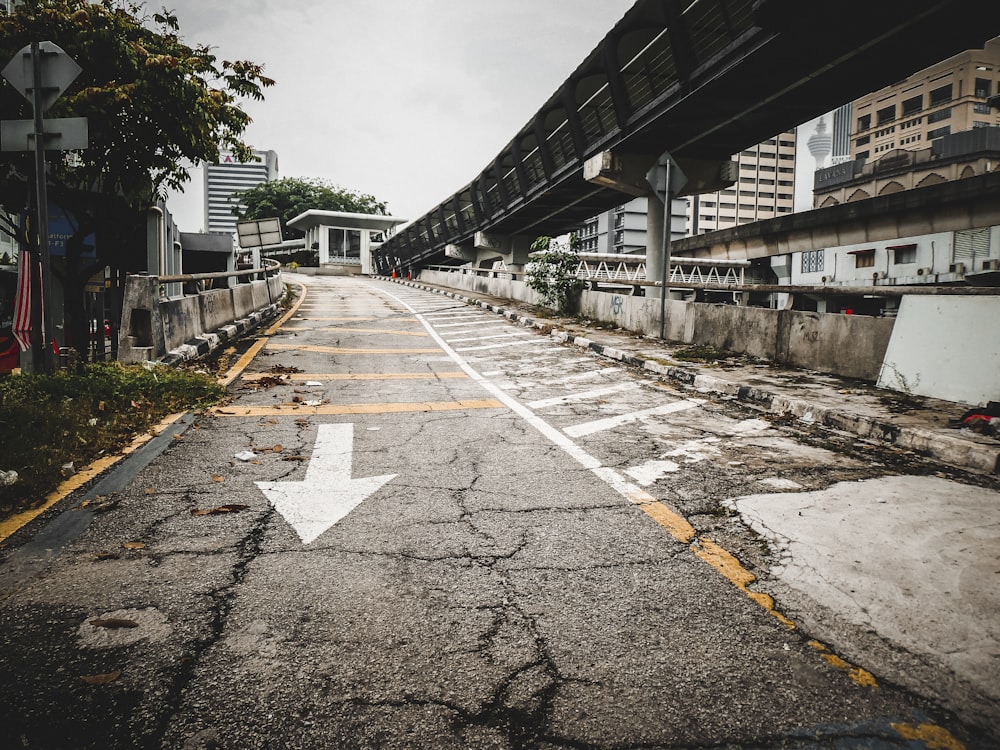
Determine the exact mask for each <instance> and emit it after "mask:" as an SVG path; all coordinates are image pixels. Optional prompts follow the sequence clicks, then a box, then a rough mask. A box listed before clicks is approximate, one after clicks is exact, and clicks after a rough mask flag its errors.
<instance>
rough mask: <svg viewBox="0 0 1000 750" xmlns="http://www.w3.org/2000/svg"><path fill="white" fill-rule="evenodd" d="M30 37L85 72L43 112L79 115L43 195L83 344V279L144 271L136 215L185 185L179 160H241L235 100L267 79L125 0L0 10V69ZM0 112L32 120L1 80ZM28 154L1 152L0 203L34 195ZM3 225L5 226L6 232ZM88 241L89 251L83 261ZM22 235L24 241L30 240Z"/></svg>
mask: <svg viewBox="0 0 1000 750" xmlns="http://www.w3.org/2000/svg"><path fill="white" fill-rule="evenodd" d="M33 41H51V42H54V43H55V44H57V45H58V46H60V47H61V48H62V49H63V50H65V51H66V53H67V54H68V55H69V56H70V57H72V58H73V59H74V60H76V62H77V64H78V65H80V67H81V68H83V72H82V73H81V75H80V76H79V77H78V78H77V79H76V81H75V82H74V84H73V85H72V86H71V87H70V89H69V90H68V91H67V92H66V93H65V94H64V95H63V96H62V97H60V98H59V100H58V101H57V102H56V103H55V104H54V105H53V106H52V108H51V109H50V110H49V111H48V112H46V117H86V118H87V119H88V125H89V131H90V132H89V145H88V147H87V148H86V149H83V150H80V151H77V152H74V153H72V154H65V155H64V157H65V158H62V159H53V158H51V155H50V159H49V162H50V170H49V178H48V179H49V182H50V187H49V196H50V199H51V200H52V201H53V202H54V203H57V204H58V205H60V206H62V207H63V208H64V209H67V210H69V211H71V212H72V213H73V214H74V216H75V218H76V222H77V223H76V226H74V227H73V235H72V237H70V238H69V240H67V243H66V257H65V259H63V261H62V263H61V264H58V265H54V267H53V272H54V273H58V274H60V275H61V276H62V278H63V284H64V289H65V294H66V315H65V317H66V320H67V322H68V323H70V322H73V321H76V322H77V323H78V328H77V330H75V331H70V332H69V336H68V338H69V339H70V343H71V344H73V345H75V346H77V347H78V348H80V349H81V350H82V349H83V348H84V347H85V345H86V339H87V337H88V333H87V332H86V330H80V328H79V327H84V328H85V327H86V321H85V320H84V318H83V315H82V314H79V313H81V312H82V309H83V291H82V290H83V283H84V282H85V280H86V279H87V278H88V277H89V276H90V275H91V274H92V273H93V272H94V270H96V269H98V268H102V267H104V266H105V265H110V266H112V268H114V269H116V270H120V271H131V270H142V268H143V267H144V265H145V251H144V248H145V241H144V237H143V231H144V224H143V213H142V212H143V210H144V209H145V208H147V207H149V206H150V205H151V204H153V203H154V202H155V201H156V200H157V198H160V197H162V196H163V195H164V193H165V192H166V190H167V189H168V188H171V189H183V185H184V183H185V182H187V181H188V180H189V179H190V177H189V173H188V170H187V166H188V165H189V164H192V163H199V162H206V161H207V162H212V161H215V160H216V159H218V156H219V151H220V149H222V150H228V151H230V152H232V153H234V154H236V155H237V157H238V158H240V159H243V160H247V161H249V160H250V159H252V150H251V149H250V147H249V146H248V145H246V144H245V143H244V142H243V141H242V135H243V132H244V131H245V130H246V127H247V125H248V124H249V122H250V117H249V115H247V114H246V113H245V112H244V111H243V110H242V109H241V107H240V101H241V100H244V99H262V98H263V90H264V89H265V88H266V87H268V86H271V85H273V83H274V81H272V80H271V79H269V78H267V77H266V76H265V75H264V73H263V68H262V67H261V66H260V65H258V64H256V63H253V62H249V61H244V60H237V61H221V62H220V61H219V60H218V59H217V58H216V57H215V55H213V54H212V53H211V52H210V50H209V48H208V47H206V46H196V47H192V46H189V45H188V44H186V43H185V42H184V41H183V40H182V39H181V37H180V29H179V24H178V20H177V17H176V16H175V15H173V14H172V13H171V12H169V11H167V10H166V9H164V10H163V11H161V12H159V13H153V14H149V13H147V12H146V10H145V9H144V6H143V5H142V4H140V3H137V2H130V1H129V0H99V1H97V2H87V1H86V0H22V2H19V3H18V4H17V5H15V6H14V7H13V9H12V10H11V11H10V12H9V13H2V12H0V64H4V65H5V64H6V61H8V60H10V59H11V58H13V56H14V55H15V54H16V53H17V52H18V51H19V50H20V49H22V48H23V47H25V46H26V45H28V44H30V43H31V42H33ZM0 111H2V112H3V113H4V118H5V119H29V118H30V117H31V106H30V104H29V103H28V102H27V101H26V100H25V99H24V98H23V97H22V96H21V95H20V93H18V92H16V91H15V90H14V89H13V88H12V87H10V86H7V85H3V86H0ZM31 159H32V155H31V154H30V153H18V152H3V153H0V204H3V205H4V206H6V207H7V208H8V209H11V210H17V209H19V208H20V207H21V206H24V205H25V202H26V201H27V197H26V196H28V195H30V193H31V187H30V183H31V179H33V178H32V175H33V168H32V161H31ZM6 229H7V230H8V231H9V229H10V228H9V227H7V228H6ZM91 235H95V236H96V246H97V253H98V258H97V260H96V261H93V260H91V261H89V262H88V261H86V260H85V259H84V252H83V250H84V242H85V240H86V238H88V237H90V236H91ZM28 239H29V240H30V238H28Z"/></svg>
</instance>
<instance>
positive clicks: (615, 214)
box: [578, 198, 687, 255]
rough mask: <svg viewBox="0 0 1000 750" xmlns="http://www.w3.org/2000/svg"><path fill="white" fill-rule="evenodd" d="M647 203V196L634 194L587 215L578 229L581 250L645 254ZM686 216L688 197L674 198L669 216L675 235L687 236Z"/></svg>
mask: <svg viewBox="0 0 1000 750" xmlns="http://www.w3.org/2000/svg"><path fill="white" fill-rule="evenodd" d="M648 204H649V199H647V198H633V199H632V200H630V201H629V202H628V203H623V204H622V205H620V206H617V207H616V208H613V209H611V210H610V211H605V212H604V213H603V214H598V215H597V216H594V217H592V218H590V219H588V220H587V221H586V222H584V224H583V226H582V227H581V228H580V229H579V231H578V234H579V237H580V250H581V252H587V253H618V254H622V253H625V254H632V253H636V254H639V255H642V254H644V253H645V252H646V221H647V220H646V213H647V210H648ZM686 218H687V200H686V199H684V198H676V199H674V201H673V205H672V206H671V217H670V224H671V230H672V234H671V238H672V239H675V240H678V239H680V238H682V237H684V236H685V221H686Z"/></svg>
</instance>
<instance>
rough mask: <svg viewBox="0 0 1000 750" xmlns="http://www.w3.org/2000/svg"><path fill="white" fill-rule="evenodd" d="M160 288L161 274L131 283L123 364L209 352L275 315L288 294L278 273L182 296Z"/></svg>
mask: <svg viewBox="0 0 1000 750" xmlns="http://www.w3.org/2000/svg"><path fill="white" fill-rule="evenodd" d="M161 287H162V284H161V280H160V279H159V277H156V276H145V275H133V276H129V277H128V279H127V280H126V283H125V295H124V304H123V307H122V320H121V325H120V326H119V334H118V361H119V362H124V363H138V362H150V361H158V360H159V361H164V362H176V361H179V360H183V359H192V358H194V357H197V356H202V355H205V354H208V353H210V352H211V351H212V350H213V349H215V348H216V347H218V346H219V345H221V344H223V343H225V342H226V341H230V340H232V339H234V338H236V337H238V336H241V335H243V334H245V333H247V332H249V331H251V330H253V329H255V328H257V327H258V326H260V325H261V324H262V323H263V322H265V321H266V320H268V319H270V318H272V317H275V316H276V315H277V314H278V313H279V312H280V300H281V297H282V294H283V291H284V283H283V282H282V280H281V277H280V275H278V274H275V275H273V276H270V277H268V278H267V280H260V281H252V282H250V283H245V284H237V285H236V286H234V287H231V288H219V289H209V290H206V291H202V292H199V293H197V294H191V295H185V296H183V297H170V298H164V297H161V296H160V289H161Z"/></svg>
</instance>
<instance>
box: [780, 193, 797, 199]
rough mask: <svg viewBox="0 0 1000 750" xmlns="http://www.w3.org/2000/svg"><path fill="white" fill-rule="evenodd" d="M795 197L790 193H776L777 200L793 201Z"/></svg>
mask: <svg viewBox="0 0 1000 750" xmlns="http://www.w3.org/2000/svg"><path fill="white" fill-rule="evenodd" d="M794 199H795V196H794V195H792V194H791V193H778V200H783V201H790V200H794Z"/></svg>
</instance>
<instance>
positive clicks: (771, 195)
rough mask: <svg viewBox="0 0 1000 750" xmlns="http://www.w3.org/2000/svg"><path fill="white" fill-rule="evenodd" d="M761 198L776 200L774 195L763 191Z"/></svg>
mask: <svg viewBox="0 0 1000 750" xmlns="http://www.w3.org/2000/svg"><path fill="white" fill-rule="evenodd" d="M760 197H761V198H771V199H773V198H774V193H771V192H764V191H761V192H760Z"/></svg>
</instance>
